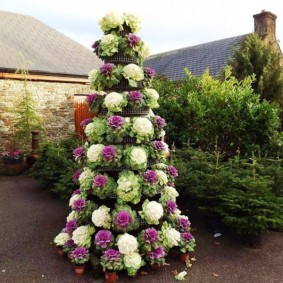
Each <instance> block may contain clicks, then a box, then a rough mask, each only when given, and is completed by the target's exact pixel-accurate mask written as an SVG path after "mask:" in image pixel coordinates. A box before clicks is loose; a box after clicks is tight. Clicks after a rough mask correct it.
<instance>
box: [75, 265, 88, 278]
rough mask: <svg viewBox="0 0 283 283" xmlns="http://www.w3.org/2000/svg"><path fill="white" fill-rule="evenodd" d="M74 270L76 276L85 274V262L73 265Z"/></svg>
mask: <svg viewBox="0 0 283 283" xmlns="http://www.w3.org/2000/svg"><path fill="white" fill-rule="evenodd" d="M74 271H75V274H76V275H77V276H83V275H84V274H85V264H82V265H75V266H74Z"/></svg>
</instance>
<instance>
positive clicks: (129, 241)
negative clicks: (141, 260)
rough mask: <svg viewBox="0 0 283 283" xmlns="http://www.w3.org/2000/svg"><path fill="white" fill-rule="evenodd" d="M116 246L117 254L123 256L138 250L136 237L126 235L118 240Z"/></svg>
mask: <svg viewBox="0 0 283 283" xmlns="http://www.w3.org/2000/svg"><path fill="white" fill-rule="evenodd" d="M117 245H118V249H119V252H120V253H121V254H124V255H129V254H132V253H134V252H135V251H136V250H137V249H138V241H137V239H136V237H134V236H132V235H130V234H128V233H125V234H123V235H122V236H121V237H120V238H119V240H118V242H117Z"/></svg>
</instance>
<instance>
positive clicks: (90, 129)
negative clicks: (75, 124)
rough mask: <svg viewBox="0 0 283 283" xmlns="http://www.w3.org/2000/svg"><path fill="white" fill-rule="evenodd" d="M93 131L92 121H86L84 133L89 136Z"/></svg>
mask: <svg viewBox="0 0 283 283" xmlns="http://www.w3.org/2000/svg"><path fill="white" fill-rule="evenodd" d="M93 131H94V123H88V124H87V125H86V127H85V134H86V135H87V136H89V135H90V134H92V133H93Z"/></svg>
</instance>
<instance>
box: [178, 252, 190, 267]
mask: <svg viewBox="0 0 283 283" xmlns="http://www.w3.org/2000/svg"><path fill="white" fill-rule="evenodd" d="M189 259H190V254H189V253H182V254H180V260H181V262H183V263H185V264H186V262H187V261H188V260H189Z"/></svg>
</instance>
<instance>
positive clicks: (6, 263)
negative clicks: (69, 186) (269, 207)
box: [0, 175, 283, 283]
mask: <svg viewBox="0 0 283 283" xmlns="http://www.w3.org/2000/svg"><path fill="white" fill-rule="evenodd" d="M69 211H70V210H69V208H68V205H67V203H66V202H63V201H61V200H59V199H55V198H52V197H51V196H50V195H49V193H48V191H46V190H43V188H42V187H41V186H39V184H38V183H37V182H36V181H34V180H33V179H32V178H30V177H28V176H27V175H21V176H13V177H9V176H0V221H1V226H0V282H1V283H3V282H4V283H33V282H34V283H41V282H48V283H64V282H66V283H67V282H68V283H77V282H81V283H84V282H98V283H100V282H104V279H103V278H101V279H95V278H94V277H93V274H92V273H91V271H87V273H86V274H85V275H84V276H83V277H76V276H75V275H74V273H73V266H72V264H71V263H70V262H68V260H67V259H65V258H60V257H58V256H57V254H56V249H55V247H54V245H53V244H52V240H53V238H54V237H55V236H56V235H57V233H58V232H59V231H60V229H61V228H62V227H63V225H64V224H65V219H66V216H67V215H68V213H69ZM189 215H190V212H189ZM191 221H192V224H193V229H194V235H195V237H196V239H197V248H196V251H195V254H194V255H195V258H196V261H194V262H193V265H192V267H190V268H186V267H185V266H184V265H183V264H182V263H181V262H180V261H179V259H178V257H177V255H174V254H173V255H172V256H171V257H170V258H169V259H168V262H167V263H168V265H166V266H164V267H162V268H161V269H159V270H157V271H152V270H145V272H143V274H139V275H138V276H137V277H135V278H129V277H127V276H124V275H123V274H122V275H121V276H120V278H119V281H118V282H120V283H126V282H129V283H145V282H146V283H153V282H159V283H163V282H164V283H166V282H178V281H176V280H175V278H174V276H173V274H172V271H173V270H177V271H179V272H180V271H183V270H187V272H188V275H187V277H186V280H185V281H183V282H190V283H210V282H212V283H215V282H221V283H253V282H256V283H275V282H278V283H282V282H283V233H282V232H281V233H280V232H274V231H272V232H269V233H267V234H266V235H264V237H263V241H262V247H261V248H258V249H249V248H246V247H244V246H241V245H239V244H238V243H237V242H236V241H235V240H234V239H232V237H231V236H230V235H229V236H228V235H225V233H224V235H222V236H221V237H218V238H214V237H213V234H211V233H209V232H207V231H206V230H205V228H204V225H203V221H202V219H201V218H200V217H199V216H197V215H194V213H193V212H192V213H191Z"/></svg>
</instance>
